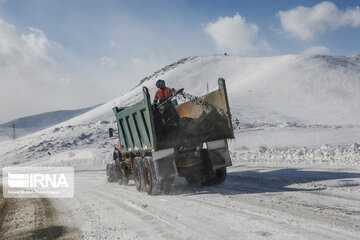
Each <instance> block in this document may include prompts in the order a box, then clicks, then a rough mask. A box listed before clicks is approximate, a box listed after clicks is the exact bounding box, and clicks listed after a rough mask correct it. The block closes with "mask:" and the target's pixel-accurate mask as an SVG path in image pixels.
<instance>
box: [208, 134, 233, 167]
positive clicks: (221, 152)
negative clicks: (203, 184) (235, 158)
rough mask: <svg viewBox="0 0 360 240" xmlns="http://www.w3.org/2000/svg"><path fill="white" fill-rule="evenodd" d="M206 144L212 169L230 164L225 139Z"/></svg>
mask: <svg viewBox="0 0 360 240" xmlns="http://www.w3.org/2000/svg"><path fill="white" fill-rule="evenodd" d="M206 144H207V149H208V153H209V158H210V162H211V165H212V169H213V170H216V169H219V168H223V167H228V166H232V162H231V158H230V153H229V149H228V145H227V141H226V139H222V140H218V141H213V142H207V143H206Z"/></svg>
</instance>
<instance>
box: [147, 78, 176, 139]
mask: <svg viewBox="0 0 360 240" xmlns="http://www.w3.org/2000/svg"><path fill="white" fill-rule="evenodd" d="M156 87H157V88H158V90H157V91H156V93H155V97H154V105H153V110H154V118H155V125H157V127H156V128H157V135H158V136H161V135H162V134H164V133H166V132H167V131H169V130H171V128H173V127H176V126H177V122H178V121H179V115H178V113H177V112H176V109H175V107H174V106H173V105H172V103H171V101H170V98H171V97H173V96H174V95H175V94H176V91H175V89H174V88H171V89H170V88H168V87H166V85H165V81H164V80H162V79H159V80H157V81H156ZM166 100H169V101H166Z"/></svg>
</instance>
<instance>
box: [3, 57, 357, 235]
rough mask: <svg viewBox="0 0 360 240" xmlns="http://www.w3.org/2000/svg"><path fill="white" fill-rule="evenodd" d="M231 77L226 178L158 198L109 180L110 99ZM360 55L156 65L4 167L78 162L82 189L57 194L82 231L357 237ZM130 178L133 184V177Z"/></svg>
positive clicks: (30, 139) (9, 147)
mask: <svg viewBox="0 0 360 240" xmlns="http://www.w3.org/2000/svg"><path fill="white" fill-rule="evenodd" d="M218 77H223V78H225V80H226V84H227V90H228V93H229V101H230V108H231V112H232V117H233V125H234V129H235V139H233V140H230V141H229V144H230V149H231V157H232V160H233V165H234V166H233V167H230V168H229V169H228V170H229V174H228V178H227V180H226V182H225V183H224V185H221V186H214V187H206V188H191V187H189V186H188V185H186V184H185V182H184V180H183V179H181V178H178V179H176V184H175V187H174V192H173V194H172V195H167V196H165V195H162V196H156V197H151V196H147V195H146V194H145V193H139V192H137V191H136V190H135V188H134V186H120V185H118V184H116V183H113V184H110V183H107V182H106V180H105V172H104V166H105V164H106V163H107V162H108V161H110V159H111V152H112V146H113V145H114V144H116V140H110V139H109V138H108V136H107V134H108V128H109V127H114V128H115V127H116V123H115V121H114V116H113V113H112V110H111V109H112V107H114V106H129V105H131V104H134V103H136V102H137V101H139V100H141V98H142V96H143V95H142V90H141V87H142V86H146V87H148V88H149V91H150V93H154V92H155V82H156V80H157V79H159V78H161V79H164V80H166V82H167V85H168V86H169V87H174V88H177V89H178V88H182V87H184V88H185V91H186V92H187V93H191V94H194V95H202V94H204V93H206V91H207V85H209V88H210V90H215V89H217V78H218ZM359 105H360V57H359V56H352V57H344V56H328V55H314V56H304V55H286V56H276V57H235V56H219V55H214V56H204V57H191V58H186V59H182V60H180V61H179V62H176V63H174V64H170V65H169V66H166V67H165V68H163V69H161V70H159V71H157V72H156V73H154V74H153V75H151V76H150V77H148V78H145V79H143V80H142V82H141V84H140V85H139V86H137V87H135V88H134V89H132V90H130V91H129V92H128V93H126V94H124V95H122V96H120V97H119V98H117V99H114V100H111V101H109V102H108V103H106V104H103V105H101V106H99V107H97V108H95V109H93V110H91V111H89V112H87V113H85V114H82V115H80V116H77V117H75V118H73V119H70V120H68V121H66V122H63V123H61V124H58V125H56V126H52V127H50V128H47V129H45V130H42V131H39V132H36V133H33V134H30V135H27V136H25V137H22V138H20V139H17V141H16V142H13V141H7V142H3V143H0V158H1V165H2V166H11V165H14V164H15V165H31V166H73V167H74V168H75V171H76V174H75V197H74V198H73V199H68V200H60V199H59V200H53V201H52V204H54V206H55V208H56V209H57V210H58V213H57V216H58V217H59V219H60V221H62V225H64V226H77V228H78V229H79V230H80V232H81V234H82V236H83V238H84V239H104V238H107V239H194V238H195V239H209V238H210V239H239V238H243V239H264V238H267V239H358V236H359V233H360V226H359V222H360V148H359V145H358V144H357V143H360V122H359V119H360V111H358V109H360V108H359V107H360V106H359ZM130 185H133V182H132V181H130Z"/></svg>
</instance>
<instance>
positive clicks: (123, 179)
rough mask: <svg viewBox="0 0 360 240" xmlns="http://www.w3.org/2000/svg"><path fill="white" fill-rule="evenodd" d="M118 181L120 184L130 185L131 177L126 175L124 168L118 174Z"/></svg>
mask: <svg viewBox="0 0 360 240" xmlns="http://www.w3.org/2000/svg"><path fill="white" fill-rule="evenodd" d="M118 183H119V184H120V185H128V183H129V177H127V176H126V174H125V171H124V169H120V173H119V174H118Z"/></svg>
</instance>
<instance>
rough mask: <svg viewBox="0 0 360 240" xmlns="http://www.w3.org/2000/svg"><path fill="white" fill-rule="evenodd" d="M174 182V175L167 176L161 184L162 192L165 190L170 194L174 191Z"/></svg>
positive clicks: (165, 192)
mask: <svg viewBox="0 0 360 240" xmlns="http://www.w3.org/2000/svg"><path fill="white" fill-rule="evenodd" d="M174 182H175V178H174V177H170V178H167V179H166V180H165V181H164V182H163V183H162V185H161V187H162V192H164V194H170V193H171V192H172V189H173V184H174Z"/></svg>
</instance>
